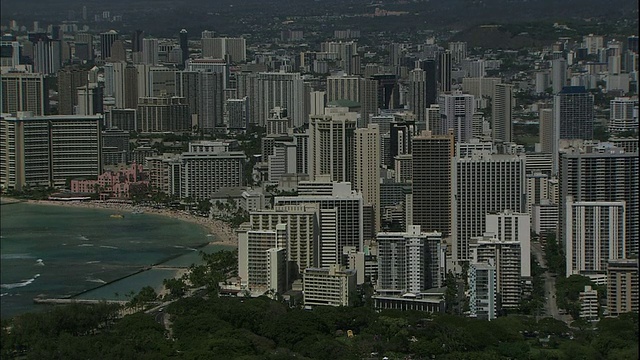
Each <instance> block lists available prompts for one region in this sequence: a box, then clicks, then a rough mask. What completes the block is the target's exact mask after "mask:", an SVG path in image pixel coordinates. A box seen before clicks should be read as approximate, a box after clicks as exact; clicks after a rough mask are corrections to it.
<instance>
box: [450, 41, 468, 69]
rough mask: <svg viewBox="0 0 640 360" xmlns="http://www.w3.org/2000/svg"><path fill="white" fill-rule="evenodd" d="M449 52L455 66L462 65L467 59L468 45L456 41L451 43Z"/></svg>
mask: <svg viewBox="0 0 640 360" xmlns="http://www.w3.org/2000/svg"><path fill="white" fill-rule="evenodd" d="M449 52H450V53H451V60H452V61H453V63H454V64H460V63H462V60H464V59H466V58H467V43H466V42H463V41H454V42H450V43H449Z"/></svg>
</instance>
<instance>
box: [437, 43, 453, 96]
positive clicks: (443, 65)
mask: <svg viewBox="0 0 640 360" xmlns="http://www.w3.org/2000/svg"><path fill="white" fill-rule="evenodd" d="M438 60H439V64H438V70H439V71H438V73H439V75H440V77H439V78H438V83H439V84H440V91H441V92H450V91H451V65H452V64H451V52H449V51H445V52H443V53H441V54H440V55H439V57H438Z"/></svg>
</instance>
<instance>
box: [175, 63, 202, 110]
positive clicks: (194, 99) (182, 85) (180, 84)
mask: <svg viewBox="0 0 640 360" xmlns="http://www.w3.org/2000/svg"><path fill="white" fill-rule="evenodd" d="M199 74H200V72H199V71H177V72H176V95H177V96H181V97H183V98H185V99H186V100H187V104H189V111H190V112H191V114H192V115H193V114H197V113H198V88H199V86H200V85H199V78H200V76H199Z"/></svg>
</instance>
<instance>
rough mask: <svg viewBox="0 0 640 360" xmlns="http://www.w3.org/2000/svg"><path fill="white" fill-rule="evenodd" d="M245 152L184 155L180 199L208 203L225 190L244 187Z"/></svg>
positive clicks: (181, 168) (185, 153)
mask: <svg viewBox="0 0 640 360" xmlns="http://www.w3.org/2000/svg"><path fill="white" fill-rule="evenodd" d="M245 160H246V155H245V153H244V152H242V151H222V150H220V151H208V152H195V151H189V152H184V153H182V155H180V194H175V195H178V196H179V197H180V198H186V197H190V198H192V199H196V200H207V199H210V198H211V195H213V194H215V193H216V192H217V191H219V190H220V189H221V188H226V187H239V186H242V185H244V162H245Z"/></svg>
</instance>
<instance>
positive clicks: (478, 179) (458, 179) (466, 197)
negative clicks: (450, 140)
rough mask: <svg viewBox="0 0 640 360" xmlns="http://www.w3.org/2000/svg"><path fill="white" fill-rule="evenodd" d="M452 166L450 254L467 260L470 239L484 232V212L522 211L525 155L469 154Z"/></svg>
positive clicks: (458, 258)
mask: <svg viewBox="0 0 640 360" xmlns="http://www.w3.org/2000/svg"><path fill="white" fill-rule="evenodd" d="M453 169H454V174H453V183H452V188H453V199H452V213H453V222H452V224H453V229H452V230H453V232H454V233H453V236H452V238H453V252H452V253H453V259H454V261H467V260H469V240H470V239H471V238H472V237H477V236H482V235H483V234H484V233H485V232H486V227H485V216H486V214H489V213H494V212H501V211H504V210H511V211H513V212H518V213H520V212H523V211H524V209H525V208H524V205H525V203H524V202H525V191H526V188H525V157H524V156H520V155H496V154H489V153H485V152H479V153H472V154H471V155H470V156H467V157H463V158H461V157H456V159H455V164H454V166H453ZM414 181H415V180H414ZM414 196H415V195H414Z"/></svg>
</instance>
